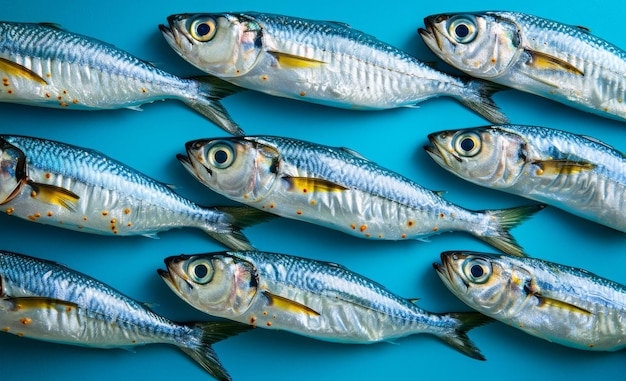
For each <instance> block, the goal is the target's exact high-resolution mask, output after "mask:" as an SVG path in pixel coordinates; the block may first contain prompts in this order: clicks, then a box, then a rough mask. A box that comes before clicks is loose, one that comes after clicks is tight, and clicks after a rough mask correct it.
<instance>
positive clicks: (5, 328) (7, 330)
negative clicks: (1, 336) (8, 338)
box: [2, 327, 10, 332]
mask: <svg viewBox="0 0 626 381" xmlns="http://www.w3.org/2000/svg"><path fill="white" fill-rule="evenodd" d="M2 330H3V331H4V332H9V331H10V328H9V327H4V328H2Z"/></svg>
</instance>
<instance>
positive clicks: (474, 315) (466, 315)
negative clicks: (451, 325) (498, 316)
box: [439, 312, 493, 361]
mask: <svg viewBox="0 0 626 381" xmlns="http://www.w3.org/2000/svg"><path fill="white" fill-rule="evenodd" d="M446 316H447V317H449V318H452V319H455V320H457V321H458V326H457V327H455V329H454V331H453V332H452V333H448V334H446V335H440V336H439V338H440V339H441V340H443V341H444V342H445V343H446V344H448V345H450V346H451V347H452V348H454V349H456V350H457V351H459V352H461V353H463V354H464V355H467V356H469V357H471V358H473V359H477V360H482V361H484V360H485V356H483V354H482V353H480V350H479V349H478V347H477V346H476V344H474V343H473V342H472V340H470V338H469V337H468V336H467V332H469V331H470V330H471V329H472V328H476V327H480V326H481V325H484V324H487V323H491V322H492V321H493V319H492V318H490V317H488V316H485V315H483V314H481V313H479V312H456V313H451V314H446Z"/></svg>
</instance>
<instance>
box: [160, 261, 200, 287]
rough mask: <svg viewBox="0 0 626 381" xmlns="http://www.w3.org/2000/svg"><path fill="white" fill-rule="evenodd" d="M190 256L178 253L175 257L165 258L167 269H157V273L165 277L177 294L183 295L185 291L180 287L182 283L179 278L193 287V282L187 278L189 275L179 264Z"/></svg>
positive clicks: (162, 277)
mask: <svg viewBox="0 0 626 381" xmlns="http://www.w3.org/2000/svg"><path fill="white" fill-rule="evenodd" d="M188 258H189V256H187V255H183V254H181V255H178V256H173V257H167V258H165V259H164V260H163V262H165V267H166V268H167V270H163V269H157V274H159V276H160V277H161V279H163V281H164V282H165V284H167V285H168V286H169V288H171V289H172V291H174V292H175V293H177V294H180V295H182V293H183V291H182V290H181V289H180V283H181V282H178V281H177V280H181V281H183V282H185V283H186V284H187V286H188V287H189V289H193V284H191V283H190V282H189V280H188V278H187V276H186V275H185V274H184V273H183V271H182V270H181V266H178V263H180V262H184V261H186V260H187V259H188Z"/></svg>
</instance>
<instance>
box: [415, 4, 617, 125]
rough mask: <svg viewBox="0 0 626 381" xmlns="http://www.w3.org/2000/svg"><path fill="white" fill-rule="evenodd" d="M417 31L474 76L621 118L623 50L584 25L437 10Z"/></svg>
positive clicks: (446, 58)
mask: <svg viewBox="0 0 626 381" xmlns="http://www.w3.org/2000/svg"><path fill="white" fill-rule="evenodd" d="M424 23H425V25H426V28H425V29H420V30H419V33H420V35H421V36H422V38H423V40H424V42H425V43H426V45H428V47H429V48H430V49H431V50H432V51H433V52H434V53H435V54H436V55H438V56H439V57H440V58H441V59H442V60H444V61H445V62H447V63H448V64H450V65H452V66H454V67H455V68H457V69H459V70H461V71H463V72H465V73H467V74H469V75H471V76H473V77H477V78H482V79H487V80H490V81H493V82H495V83H498V84H501V85H505V86H510V87H512V88H515V89H518V90H521V91H526V92H529V93H533V94H536V95H540V96H543V97H546V98H550V99H552V100H555V101H558V102H561V103H564V104H566V105H569V106H572V107H575V108H578V109H581V110H584V111H587V112H592V113H595V114H598V115H601V116H604V117H608V118H612V119H618V120H622V121H623V120H625V119H626V104H624V102H623V100H624V99H625V97H626V52H624V51H623V50H622V49H620V48H619V47H617V46H615V45H613V44H611V43H609V42H607V41H604V40H602V39H600V38H598V37H596V36H594V35H592V34H591V33H590V32H589V30H587V29H585V28H582V27H578V26H569V25H565V24H561V23H558V22H555V21H551V20H547V19H543V18H539V17H536V16H532V15H528V14H523V13H517V12H480V13H466V14H441V15H433V16H429V17H427V18H426V19H425V20H424Z"/></svg>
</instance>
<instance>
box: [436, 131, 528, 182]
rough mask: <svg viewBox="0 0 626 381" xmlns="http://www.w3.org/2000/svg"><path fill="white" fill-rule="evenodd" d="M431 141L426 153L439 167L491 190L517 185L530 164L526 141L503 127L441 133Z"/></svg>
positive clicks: (437, 133)
mask: <svg viewBox="0 0 626 381" xmlns="http://www.w3.org/2000/svg"><path fill="white" fill-rule="evenodd" d="M428 140H429V141H430V143H431V145H428V146H426V147H424V149H425V150H426V152H427V153H428V154H429V155H430V157H431V158H432V159H433V160H434V161H435V162H436V163H437V164H439V165H440V166H442V167H443V168H445V169H446V170H448V171H450V172H452V173H454V174H455V175H457V176H459V177H461V178H463V179H465V180H467V181H470V182H472V183H475V184H478V185H482V186H486V187H490V188H497V189H506V188H508V187H511V186H513V185H515V183H516V182H517V181H518V179H519V178H520V176H521V175H522V174H523V170H524V168H525V165H526V164H527V161H528V155H527V152H526V150H527V143H526V141H525V140H524V139H523V137H522V136H520V135H518V134H516V133H514V132H509V131H508V130H506V129H504V128H500V127H499V126H487V127H477V128H469V129H459V130H447V131H440V132H436V133H432V134H430V135H428Z"/></svg>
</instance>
